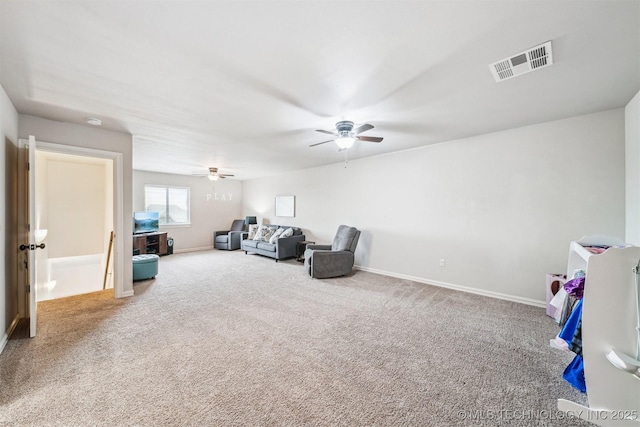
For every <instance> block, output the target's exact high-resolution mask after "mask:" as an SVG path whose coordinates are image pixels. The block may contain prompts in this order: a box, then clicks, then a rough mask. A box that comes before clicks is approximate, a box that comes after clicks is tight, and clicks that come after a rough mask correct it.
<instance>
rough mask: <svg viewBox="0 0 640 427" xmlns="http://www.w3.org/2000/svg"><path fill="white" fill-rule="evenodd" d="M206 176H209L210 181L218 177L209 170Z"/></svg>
mask: <svg viewBox="0 0 640 427" xmlns="http://www.w3.org/2000/svg"><path fill="white" fill-rule="evenodd" d="M207 178H209V180H210V181H217V180H218V178H220V177H219V176H218V174H217V173H215V172H209V175H207Z"/></svg>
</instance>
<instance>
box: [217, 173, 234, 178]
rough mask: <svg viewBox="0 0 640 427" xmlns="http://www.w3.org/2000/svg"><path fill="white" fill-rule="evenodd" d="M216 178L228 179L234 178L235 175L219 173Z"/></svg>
mask: <svg viewBox="0 0 640 427" xmlns="http://www.w3.org/2000/svg"><path fill="white" fill-rule="evenodd" d="M218 176H219V177H220V178H226V177H228V176H235V175H234V174H232V173H219V174H218Z"/></svg>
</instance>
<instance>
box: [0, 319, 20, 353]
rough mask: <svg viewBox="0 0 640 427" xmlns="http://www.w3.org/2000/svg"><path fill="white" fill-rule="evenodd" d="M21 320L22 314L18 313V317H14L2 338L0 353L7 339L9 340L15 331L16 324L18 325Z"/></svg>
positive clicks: (0, 340)
mask: <svg viewBox="0 0 640 427" xmlns="http://www.w3.org/2000/svg"><path fill="white" fill-rule="evenodd" d="M19 320H20V316H19V315H18V314H16V317H15V318H14V319H13V321H12V322H11V324H10V325H9V328H7V332H6V333H5V334H4V335H3V336H2V339H0V354H1V353H2V351H3V350H4V348H5V347H6V345H7V341H9V337H10V336H11V334H12V333H13V331H14V330H15V329H16V326H18V321H19Z"/></svg>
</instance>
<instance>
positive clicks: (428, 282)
mask: <svg viewBox="0 0 640 427" xmlns="http://www.w3.org/2000/svg"><path fill="white" fill-rule="evenodd" d="M354 268H355V269H357V270H362V271H367V272H369V273H375V274H381V275H383V276H389V277H395V278H398V279H404V280H411V281H412V282H418V283H424V284H425V285H433V286H439V287H441V288H448V289H453V290H455V291H461V292H468V293H471V294H476V295H482V296H485V297H491V298H497V299H501V300H506V301H512V302H517V303H520V304H526V305H532V306H534V307H541V308H545V307H546V306H547V303H546V302H545V301H538V300H534V299H531V298H523V297H519V296H516V295H509V294H503V293H500V292H493V291H487V290H484V289H477V288H470V287H468V286H461V285H455V284H453V283H445V282H440V281H437V280H429V279H424V278H422V277H414V276H408V275H406V274H399V273H392V272H390V271H383V270H377V269H375V268H369V267H363V266H360V265H356V266H354Z"/></svg>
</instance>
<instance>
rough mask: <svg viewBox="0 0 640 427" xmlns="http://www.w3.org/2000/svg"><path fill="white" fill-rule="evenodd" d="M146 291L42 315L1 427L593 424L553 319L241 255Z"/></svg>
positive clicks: (168, 270)
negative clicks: (569, 379)
mask: <svg viewBox="0 0 640 427" xmlns="http://www.w3.org/2000/svg"><path fill="white" fill-rule="evenodd" d="M543 283H544V278H541V286H543ZM134 291H135V296H134V297H131V298H125V299H114V298H113V293H112V291H110V290H107V291H102V292H96V293H92V294H86V295H80V296H73V297H68V298H63V299H57V300H51V301H44V302H42V303H40V304H39V305H38V307H39V308H38V310H39V311H38V314H39V316H38V336H37V337H35V338H33V339H30V338H25V337H24V336H22V335H21V334H20V333H15V334H14V336H13V337H12V338H11V339H10V340H9V342H8V343H7V346H6V348H5V350H4V352H3V353H2V354H1V355H0V384H1V387H0V426H5V425H7V426H8V425H11V426H87V425H93V426H114V425H123V426H244V425H259V426H325V425H331V426H333V425H335V426H398V425H400V426H402V425H406V426H456V425H459V426H467V425H487V426H493V425H509V426H535V425H540V426H547V425H548V426H586V425H589V424H587V423H586V422H583V421H580V420H577V419H574V418H572V417H569V416H567V415H565V414H563V413H558V412H557V408H556V404H557V399H558V398H566V399H569V400H573V401H576V402H579V403H583V404H586V396H585V395H583V394H581V393H579V392H578V391H576V390H575V389H573V388H572V387H571V386H570V385H569V384H568V383H566V382H565V381H564V380H563V379H562V377H561V375H562V371H563V370H564V368H565V366H566V365H567V364H568V363H569V362H570V361H571V359H572V356H573V354H572V353H564V352H562V351H560V350H556V349H552V348H550V347H549V339H550V338H553V337H554V336H555V335H556V334H557V332H558V326H557V324H555V323H554V322H553V320H552V319H551V318H549V317H547V316H546V315H545V312H544V309H541V308H536V307H531V306H526V305H521V304H517V303H512V302H507V301H502V300H498V299H493V298H488V297H483V296H478V295H474V294H469V293H464V292H457V291H452V290H448V289H443V288H439V287H435V286H428V285H424V284H420V283H415V282H411V281H407V280H401V279H396V278H391V277H386V276H381V275H376V274H372V273H368V272H363V271H356V272H354V273H353V274H351V275H350V276H347V277H343V278H336V279H328V280H315V279H311V278H309V277H308V275H306V274H305V273H304V270H303V267H302V265H301V264H300V263H297V262H295V261H293V260H291V261H286V262H278V263H276V262H274V261H273V260H272V259H268V258H264V257H261V256H257V255H245V254H244V253H243V252H241V251H235V252H227V251H217V250H211V251H202V252H193V253H182V254H174V255H171V256H167V257H162V258H161V259H160V264H159V274H158V276H156V278H155V279H153V280H147V281H143V282H136V284H135V285H134Z"/></svg>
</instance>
